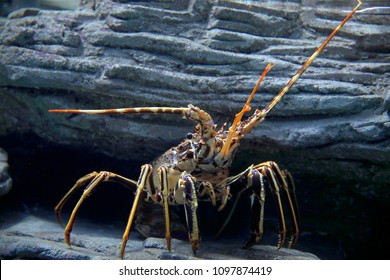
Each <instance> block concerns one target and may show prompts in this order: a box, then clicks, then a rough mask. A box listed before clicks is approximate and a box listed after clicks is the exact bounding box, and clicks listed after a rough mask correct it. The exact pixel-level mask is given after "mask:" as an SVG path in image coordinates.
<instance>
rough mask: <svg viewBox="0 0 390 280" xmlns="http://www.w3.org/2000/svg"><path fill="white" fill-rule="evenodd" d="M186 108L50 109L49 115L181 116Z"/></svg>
mask: <svg viewBox="0 0 390 280" xmlns="http://www.w3.org/2000/svg"><path fill="white" fill-rule="evenodd" d="M188 110H189V108H188V107H183V108H175V107H138V108H119V109H101V110H79V109H52V110H49V113H71V114H88V115H95V114H160V113H167V114H183V112H186V111H188Z"/></svg>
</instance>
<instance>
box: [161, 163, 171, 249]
mask: <svg viewBox="0 0 390 280" xmlns="http://www.w3.org/2000/svg"><path fill="white" fill-rule="evenodd" d="M158 173H159V175H160V192H162V197H163V200H162V203H163V207H164V218H165V240H166V243H167V249H168V251H171V239H172V238H171V224H170V216H169V202H168V196H169V185H168V167H166V166H161V167H160V168H159V169H158Z"/></svg>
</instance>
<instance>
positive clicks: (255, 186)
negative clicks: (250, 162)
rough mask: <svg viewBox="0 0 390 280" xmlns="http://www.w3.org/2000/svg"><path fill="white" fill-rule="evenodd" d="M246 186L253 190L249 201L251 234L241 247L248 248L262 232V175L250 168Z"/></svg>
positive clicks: (256, 240)
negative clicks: (250, 201)
mask: <svg viewBox="0 0 390 280" xmlns="http://www.w3.org/2000/svg"><path fill="white" fill-rule="evenodd" d="M248 186H250V187H251V188H252V190H253V194H252V203H251V212H252V217H251V236H250V237H249V239H248V241H247V242H246V244H245V245H244V247H243V248H249V247H251V246H253V245H254V244H256V243H257V242H259V241H260V239H261V237H262V236H263V232H264V230H263V224H264V203H265V190H264V177H263V175H262V174H261V173H260V172H259V171H258V170H257V169H254V170H251V171H250V172H249V173H248Z"/></svg>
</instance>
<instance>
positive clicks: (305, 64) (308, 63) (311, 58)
mask: <svg viewBox="0 0 390 280" xmlns="http://www.w3.org/2000/svg"><path fill="white" fill-rule="evenodd" d="M357 2H358V4H357V5H356V6H355V8H354V9H353V10H352V11H351V12H350V13H349V14H348V15H347V16H346V17H345V18H344V20H343V21H342V22H341V23H340V24H339V25H338V26H337V27H336V28H335V29H334V30H333V31H332V33H331V34H330V35H329V36H328V38H326V40H325V41H324V42H323V43H322V44H321V45H320V46H319V47H318V49H317V50H316V51H315V52H314V53H313V54H312V55H311V57H310V58H309V59H308V60H307V61H306V62H305V63H304V64H303V65H302V67H301V68H300V69H299V70H298V71H297V73H296V74H295V75H294V76H293V77H292V78H291V79H290V81H289V82H288V83H287V84H286V85H285V86H284V88H283V89H282V90H281V91H280V92H279V93H278V94H277V95H276V96H275V97H274V99H273V100H272V101H271V102H270V103H269V104H268V105H267V107H265V109H263V112H264V113H265V114H268V112H269V111H271V110H272V108H273V107H275V105H276V104H277V103H278V102H279V101H280V100H281V99H282V97H283V96H284V95H285V94H286V93H287V92H288V91H289V90H290V88H291V87H292V86H293V85H294V84H295V82H296V81H297V80H298V79H299V78H300V77H301V75H302V74H303V72H305V70H306V69H307V68H308V67H309V65H310V64H311V63H312V62H313V61H314V59H316V57H317V56H318V55H319V54H320V53H321V52H322V51H323V49H324V48H325V47H326V45H328V43H329V42H330V41H331V40H332V39H333V37H334V36H335V35H336V33H337V32H338V31H339V30H340V28H341V27H343V26H344V24H345V23H346V22H347V21H348V20H349V19H350V18H351V17H352V15H353V14H354V13H355V12H356V11H357V9H359V7H360V6H361V5H362V2H361V1H360V0H357Z"/></svg>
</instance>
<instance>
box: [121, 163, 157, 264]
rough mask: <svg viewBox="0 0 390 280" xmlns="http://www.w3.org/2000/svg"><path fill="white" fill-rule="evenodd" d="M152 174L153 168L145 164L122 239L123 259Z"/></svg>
mask: <svg viewBox="0 0 390 280" xmlns="http://www.w3.org/2000/svg"><path fill="white" fill-rule="evenodd" d="M152 172H153V168H152V166H151V165H150V164H145V165H143V166H142V167H141V174H140V176H139V179H138V182H137V191H136V194H135V198H134V202H133V206H132V207H131V211H130V215H129V220H128V222H127V225H126V229H125V232H124V233H123V237H122V246H121V252H120V257H121V259H123V257H124V255H125V249H126V243H127V240H129V234H130V229H131V225H132V223H133V220H134V216H135V211H136V210H137V205H138V202H139V199H140V197H141V194H142V191H143V190H144V188H145V184H146V180H147V179H148V178H149V177H150V175H151V174H152Z"/></svg>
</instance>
